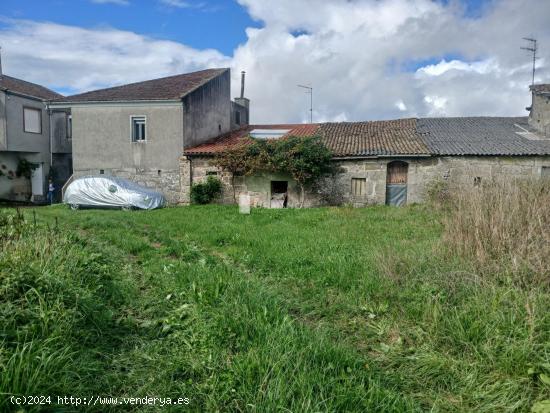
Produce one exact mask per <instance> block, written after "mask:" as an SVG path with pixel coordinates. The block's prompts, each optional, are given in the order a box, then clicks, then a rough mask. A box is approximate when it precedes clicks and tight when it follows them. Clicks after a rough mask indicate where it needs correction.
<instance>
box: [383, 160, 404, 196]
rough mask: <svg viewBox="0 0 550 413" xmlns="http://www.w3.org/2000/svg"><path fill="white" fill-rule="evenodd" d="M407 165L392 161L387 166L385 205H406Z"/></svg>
mask: <svg viewBox="0 0 550 413" xmlns="http://www.w3.org/2000/svg"><path fill="white" fill-rule="evenodd" d="M408 172H409V165H408V164H407V163H406V162H402V161H394V162H390V163H389V164H388V171H387V174H386V204H387V205H395V206H401V205H405V204H406V203H407V175H408Z"/></svg>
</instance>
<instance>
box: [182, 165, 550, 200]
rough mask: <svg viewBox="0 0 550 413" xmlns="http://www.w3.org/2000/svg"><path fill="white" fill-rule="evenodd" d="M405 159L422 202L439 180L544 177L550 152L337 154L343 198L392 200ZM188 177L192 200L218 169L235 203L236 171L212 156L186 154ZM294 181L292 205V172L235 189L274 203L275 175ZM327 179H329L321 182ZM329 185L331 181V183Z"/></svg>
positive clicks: (185, 184) (462, 184) (464, 182)
mask: <svg viewBox="0 0 550 413" xmlns="http://www.w3.org/2000/svg"><path fill="white" fill-rule="evenodd" d="M395 160H401V161H405V162H407V163H408V165H409V169H408V183H407V202H408V203H418V202H422V201H424V200H425V198H426V195H427V190H428V188H429V187H430V185H431V183H432V182H434V181H436V180H444V181H447V182H449V185H450V186H451V187H452V188H453V189H454V190H460V189H461V188H468V187H471V186H473V185H474V181H475V180H478V178H480V179H481V181H486V180H490V179H492V178H507V177H509V178H510V179H514V178H530V177H534V178H538V177H541V176H544V175H545V172H544V169H545V168H549V169H548V170H547V171H550V157H548V156H514V157H497V156H447V157H416V158H411V157H408V158H407V157H403V158H397V157H392V158H375V159H347V160H336V161H335V162H336V163H337V165H338V166H339V167H340V173H338V174H337V175H336V176H335V180H336V182H335V183H334V185H333V186H335V187H336V188H338V189H339V190H340V191H341V203H343V204H345V203H348V204H353V205H355V206H366V205H370V204H384V203H385V200H386V174H387V165H388V163H389V162H392V161H395ZM180 171H181V177H182V185H181V193H180V195H181V196H180V202H181V203H183V204H187V203H189V193H190V185H191V184H192V183H198V182H202V181H204V180H205V179H206V177H207V176H208V174H210V173H216V174H217V175H218V177H219V178H220V179H221V181H222V183H223V196H222V198H221V199H220V202H221V203H227V204H231V203H233V202H234V201H233V188H232V186H231V174H230V173H227V172H223V171H220V170H219V169H218V168H217V167H216V166H215V165H214V163H213V158H212V157H206V156H201V157H189V158H188V157H182V158H181V163H180ZM352 178H365V180H366V195H365V196H362V197H354V196H353V195H352V190H351V180H352ZM271 180H288V181H289V207H295V206H297V205H298V203H299V189H298V188H297V186H296V184H295V183H293V182H292V180H291V179H290V178H289V177H288V176H284V175H273V174H263V175H258V176H252V177H242V176H238V177H235V192H236V194H237V196H238V195H239V194H241V193H248V194H249V195H250V196H251V198H252V203H253V205H255V206H264V207H269V199H270V181H271ZM320 185H321V186H322V185H323V182H321V183H320ZM327 185H328V183H327ZM322 204H323V200H322V198H321V197H320V196H319V195H318V194H317V193H315V192H312V191H309V192H308V193H307V194H306V202H305V206H319V205H322Z"/></svg>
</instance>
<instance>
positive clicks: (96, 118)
mask: <svg viewBox="0 0 550 413" xmlns="http://www.w3.org/2000/svg"><path fill="white" fill-rule="evenodd" d="M242 89H243V93H244V73H243V88H242ZM49 106H50V108H51V109H52V110H63V111H67V112H68V113H70V114H71V119H72V136H73V177H79V176H84V175H101V174H105V175H112V176H119V177H122V178H127V179H131V180H133V181H135V182H137V183H138V184H141V185H144V186H147V187H151V188H153V189H157V190H159V191H161V192H163V193H164V195H165V196H166V198H167V199H168V201H169V202H171V203H178V202H180V198H181V177H180V165H179V158H180V157H181V154H182V151H183V150H184V149H186V148H189V147H192V146H196V145H199V144H201V143H203V142H205V141H207V140H209V139H212V138H214V137H216V136H218V135H220V134H223V133H226V132H229V131H231V130H232V129H233V128H239V127H240V126H241V124H242V123H244V122H248V99H246V98H244V95H242V94H241V96H240V97H239V98H237V99H235V101H231V97H230V70H229V69H208V70H202V71H198V72H194V73H186V74H181V75H176V76H169V77H164V78H160V79H153V80H148V81H144V82H138V83H132V84H128V85H122V86H117V87H111V88H107V89H101V90H95V91H91V92H86V93H81V94H78V95H73V96H68V97H65V98H61V99H57V100H55V101H53V102H51V103H50V104H49Z"/></svg>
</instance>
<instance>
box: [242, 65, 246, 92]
mask: <svg viewBox="0 0 550 413" xmlns="http://www.w3.org/2000/svg"><path fill="white" fill-rule="evenodd" d="M245 76H246V72H245V71H244V70H243V71H242V72H241V99H242V98H244V77H245Z"/></svg>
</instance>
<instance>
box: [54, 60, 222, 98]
mask: <svg viewBox="0 0 550 413" xmlns="http://www.w3.org/2000/svg"><path fill="white" fill-rule="evenodd" d="M228 70H230V68H228V67H224V68H209V69H202V70H196V71H194V72H189V73H179V74H175V75H170V76H163V77H157V78H154V79H147V80H141V81H138V82H131V83H125V84H122V85H116V86H110V87H106V88H101V89H94V90H88V91H86V92H81V93H76V94H74V95H69V96H66V97H64V99H67V100H69V101H72V102H77V100H75V99H76V98H79V97H86V96H89V95H92V94H98V93H104V92H112V91H117V90H125V89H126V88H133V87H139V86H148V85H150V84H154V83H155V82H162V81H170V80H175V79H178V78H180V77H181V78H185V77H189V78H192V77H193V76H196V75H200V74H205V76H204V77H203V78H201V79H200V80H199V81H198V82H197V84H195V85H193V87H191V88H189V89H187V90H185V91H183V92H181V94H179V96H178V98H182V97H184V96H185V95H187V94H189V93H191V92H193V91H194V90H196V89H197V88H199V87H201V86H203V85H204V84H205V83H207V82H208V81H210V80H212V79H213V78H214V77H216V76H219V75H221V74H222V73H224V72H226V71H228ZM64 99H63V98H60V99H58V101H61V102H62V101H63V100H64ZM172 99H176V98H175V97H174V98H172ZM120 100H128V99H120ZM150 100H164V99H162V98H151V99H150ZM97 101H98V102H100V101H102V99H101V98H99V99H98V100H97Z"/></svg>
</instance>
